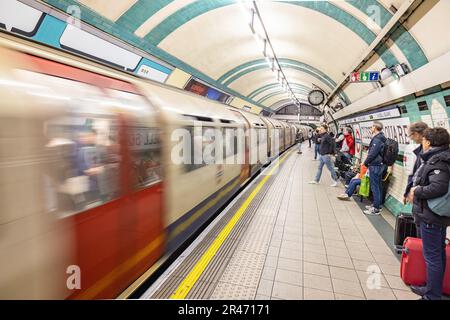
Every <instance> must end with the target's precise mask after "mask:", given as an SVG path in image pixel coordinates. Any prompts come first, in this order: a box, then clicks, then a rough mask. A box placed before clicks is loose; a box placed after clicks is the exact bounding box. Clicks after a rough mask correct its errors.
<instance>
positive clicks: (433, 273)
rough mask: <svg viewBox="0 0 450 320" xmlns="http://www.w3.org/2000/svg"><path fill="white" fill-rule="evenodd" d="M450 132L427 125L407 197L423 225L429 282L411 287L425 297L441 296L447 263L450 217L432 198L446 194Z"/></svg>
mask: <svg viewBox="0 0 450 320" xmlns="http://www.w3.org/2000/svg"><path fill="white" fill-rule="evenodd" d="M449 143H450V135H449V133H448V132H447V130H446V129H444V128H428V129H426V130H425V131H424V133H423V139H422V153H421V154H420V155H419V163H420V165H419V168H417V170H416V172H415V173H414V175H413V177H412V187H411V189H410V191H409V195H408V201H409V202H411V203H412V204H413V208H412V212H413V214H414V215H415V217H416V218H417V220H418V221H417V222H418V223H419V226H420V234H421V237H422V244H423V256H424V259H425V265H426V275H427V278H426V286H424V287H415V286H412V287H411V290H412V291H413V292H414V293H416V294H419V295H421V296H422V299H424V300H440V299H441V297H442V287H443V279H444V272H445V267H446V253H445V247H446V245H445V238H446V234H447V227H448V226H450V217H448V216H440V215H437V214H436V213H434V212H433V211H432V210H431V209H430V207H429V202H428V201H429V200H431V199H436V198H440V197H442V196H444V195H446V194H447V192H448V187H449V181H450V149H449Z"/></svg>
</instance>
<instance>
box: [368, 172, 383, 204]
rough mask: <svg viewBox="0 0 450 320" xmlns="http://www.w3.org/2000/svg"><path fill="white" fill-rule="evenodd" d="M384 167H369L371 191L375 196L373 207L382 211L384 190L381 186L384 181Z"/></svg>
mask: <svg viewBox="0 0 450 320" xmlns="http://www.w3.org/2000/svg"><path fill="white" fill-rule="evenodd" d="M383 169H384V168H383V166H382V165H380V166H369V177H370V189H371V190H372V194H373V206H374V208H375V209H378V210H380V209H381V201H382V199H381V197H382V194H383V188H382V185H381V182H382V179H383V176H382V175H383Z"/></svg>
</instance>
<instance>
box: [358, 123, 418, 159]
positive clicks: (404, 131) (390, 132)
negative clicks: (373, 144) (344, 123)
mask: <svg viewBox="0 0 450 320" xmlns="http://www.w3.org/2000/svg"><path fill="white" fill-rule="evenodd" d="M379 121H380V120H379ZM380 122H381V123H382V124H383V126H384V129H383V132H384V135H385V136H386V138H390V139H393V140H395V141H397V142H398V146H399V150H400V152H401V153H403V152H405V150H406V148H407V147H408V146H409V145H411V140H410V139H409V137H408V127H409V125H410V121H409V118H395V119H388V120H381V121H380ZM372 125H373V121H369V122H361V123H360V130H361V139H362V144H363V145H367V146H368V145H369V144H370V140H371V139H372V132H371V130H370V129H371V128H372Z"/></svg>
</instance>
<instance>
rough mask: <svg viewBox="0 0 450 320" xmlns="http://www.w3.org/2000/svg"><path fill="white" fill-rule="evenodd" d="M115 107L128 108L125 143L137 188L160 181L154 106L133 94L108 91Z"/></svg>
mask: <svg viewBox="0 0 450 320" xmlns="http://www.w3.org/2000/svg"><path fill="white" fill-rule="evenodd" d="M107 92H108V94H109V95H110V96H111V97H113V98H114V104H115V106H116V107H120V108H121V109H124V110H128V111H131V112H130V114H129V116H128V117H127V122H126V127H125V128H124V131H125V134H126V135H127V145H128V148H129V151H130V153H131V158H132V164H131V170H132V174H131V177H132V178H133V181H132V183H133V185H134V186H135V187H136V188H143V187H148V186H150V185H151V184H153V183H155V182H158V181H161V179H162V167H161V130H160V129H159V128H158V127H156V126H152V125H153V123H154V121H155V119H154V118H153V117H152V114H151V113H152V112H153V109H152V108H151V106H150V105H149V104H148V103H147V101H146V100H145V99H144V98H143V97H141V96H139V95H137V94H134V93H129V92H124V91H118V90H107Z"/></svg>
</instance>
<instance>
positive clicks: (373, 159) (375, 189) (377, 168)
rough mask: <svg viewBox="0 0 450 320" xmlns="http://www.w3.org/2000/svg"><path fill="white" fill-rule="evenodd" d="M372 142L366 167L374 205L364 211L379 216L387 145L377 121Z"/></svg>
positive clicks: (373, 127) (373, 129)
mask: <svg viewBox="0 0 450 320" xmlns="http://www.w3.org/2000/svg"><path fill="white" fill-rule="evenodd" d="M371 130H372V134H373V136H372V140H371V141H370V145H369V153H368V154H367V158H366V161H364V165H365V166H366V167H367V168H369V177H370V189H371V190H372V194H373V205H372V206H367V207H366V209H367V210H365V211H364V213H365V214H367V215H379V214H380V213H381V203H382V199H381V197H382V194H383V187H382V184H381V182H382V179H383V172H384V164H383V152H384V146H385V143H386V137H385V136H384V134H383V132H382V131H383V124H382V123H381V122H378V121H375V122H374V123H373V125H372V129H371Z"/></svg>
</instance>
